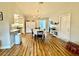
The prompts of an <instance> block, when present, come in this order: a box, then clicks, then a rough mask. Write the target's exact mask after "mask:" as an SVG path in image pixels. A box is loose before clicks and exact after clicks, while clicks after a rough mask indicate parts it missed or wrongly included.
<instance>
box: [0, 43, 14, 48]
mask: <svg viewBox="0 0 79 59" xmlns="http://www.w3.org/2000/svg"><path fill="white" fill-rule="evenodd" d="M13 45H14V43H13V44H11V46H1V47H0V49H10V48H11V47H13Z"/></svg>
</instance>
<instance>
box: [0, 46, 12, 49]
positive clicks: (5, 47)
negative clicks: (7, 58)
mask: <svg viewBox="0 0 79 59" xmlns="http://www.w3.org/2000/svg"><path fill="white" fill-rule="evenodd" d="M10 48H11V46H1V48H0V49H10Z"/></svg>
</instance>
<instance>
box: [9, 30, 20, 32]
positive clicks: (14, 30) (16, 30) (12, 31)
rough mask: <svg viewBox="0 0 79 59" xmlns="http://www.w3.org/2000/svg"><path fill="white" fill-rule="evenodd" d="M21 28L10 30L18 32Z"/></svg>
mask: <svg viewBox="0 0 79 59" xmlns="http://www.w3.org/2000/svg"><path fill="white" fill-rule="evenodd" d="M19 30H20V29H12V30H10V32H18V31H19Z"/></svg>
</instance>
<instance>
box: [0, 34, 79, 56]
mask: <svg viewBox="0 0 79 59" xmlns="http://www.w3.org/2000/svg"><path fill="white" fill-rule="evenodd" d="M21 36H22V44H20V45H14V46H13V47H12V48H11V49H3V50H0V56H77V55H75V54H72V53H70V52H69V51H67V50H66V49H65V43H64V42H63V41H61V40H59V39H57V38H56V37H53V36H51V35H49V34H48V36H47V38H46V39H45V41H42V40H41V39H36V40H35V39H34V38H32V35H31V34H26V35H21Z"/></svg>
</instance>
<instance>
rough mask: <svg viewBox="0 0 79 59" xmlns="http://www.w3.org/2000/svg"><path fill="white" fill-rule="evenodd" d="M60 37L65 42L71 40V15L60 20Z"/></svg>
mask: <svg viewBox="0 0 79 59" xmlns="http://www.w3.org/2000/svg"><path fill="white" fill-rule="evenodd" d="M60 37H61V38H62V39H63V40H65V41H69V40H70V14H67V15H63V16H61V18H60Z"/></svg>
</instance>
